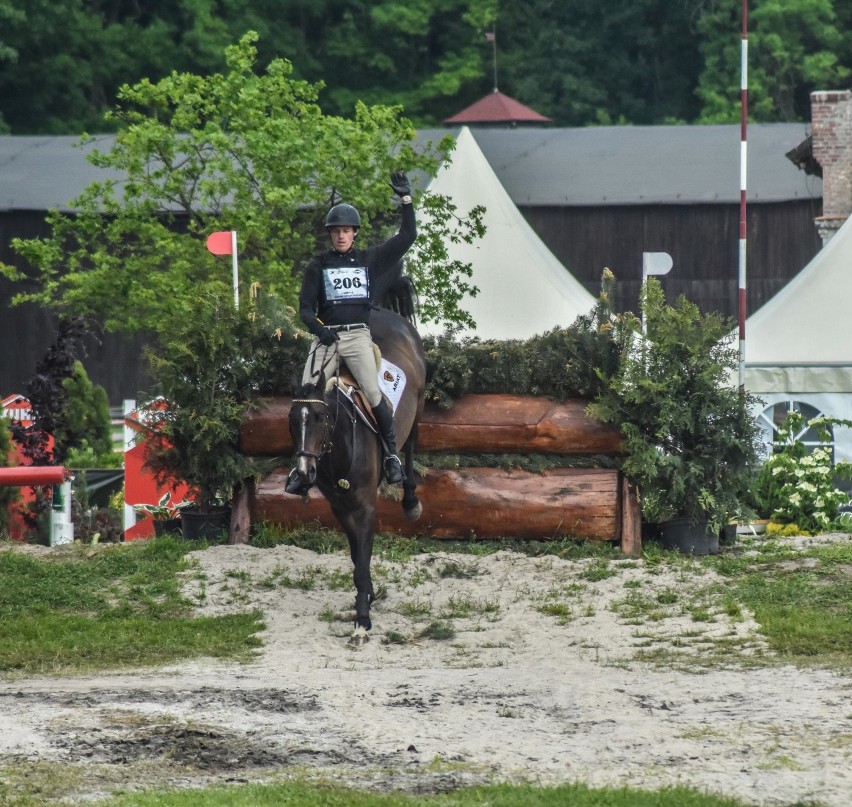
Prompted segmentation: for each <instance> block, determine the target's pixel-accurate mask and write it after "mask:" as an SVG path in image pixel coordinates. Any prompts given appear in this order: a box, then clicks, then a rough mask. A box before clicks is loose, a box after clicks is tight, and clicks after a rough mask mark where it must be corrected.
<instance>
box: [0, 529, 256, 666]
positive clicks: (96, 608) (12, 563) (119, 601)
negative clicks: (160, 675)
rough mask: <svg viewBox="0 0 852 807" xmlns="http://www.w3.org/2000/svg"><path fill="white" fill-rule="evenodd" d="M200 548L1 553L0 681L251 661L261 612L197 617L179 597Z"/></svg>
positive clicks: (132, 546)
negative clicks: (7, 675) (0, 674)
mask: <svg viewBox="0 0 852 807" xmlns="http://www.w3.org/2000/svg"><path fill="white" fill-rule="evenodd" d="M206 546H207V544H206V543H203V544H201V543H196V542H186V541H183V540H179V539H176V538H174V537H171V536H163V537H162V538H157V539H154V540H152V541H145V542H142V541H138V542H132V543H126V544H109V545H103V546H101V547H98V548H97V549H94V548H92V547H89V546H85V547H84V546H77V545H75V546H72V547H69V548H68V550H67V551H63V552H51V553H50V555H46V556H42V557H39V556H35V555H30V554H25V553H23V552H17V551H5V552H0V671H5V672H16V673H22V674H31V673H57V672H62V673H67V672H81V671H87V670H92V669H109V668H115V667H128V666H148V665H158V664H165V663H171V662H174V661H176V660H180V659H186V658H192V657H197V656H212V657H216V658H248V657H249V656H250V654H251V652H252V651H253V650H254V649H255V648H256V647H258V646H259V645H260V640H259V639H258V638H257V636H256V634H257V633H258V631H260V630H262V628H263V624H262V622H261V615H260V613H259V612H257V611H252V612H250V613H245V614H231V615H227V616H219V617H195V616H193V615H192V603H191V602H190V601H189V600H188V599H186V598H185V597H184V596H183V595H182V593H181V579H180V578H181V575H182V574H184V573H186V572H187V571H189V570H191V567H192V563H191V556H192V551H193V550H195V549H199V548H206ZM234 582H242V581H237V580H235V581H234Z"/></svg>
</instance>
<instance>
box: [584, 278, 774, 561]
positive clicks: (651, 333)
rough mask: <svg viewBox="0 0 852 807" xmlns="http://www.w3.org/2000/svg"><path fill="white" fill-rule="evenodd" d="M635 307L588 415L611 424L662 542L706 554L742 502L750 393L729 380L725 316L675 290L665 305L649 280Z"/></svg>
mask: <svg viewBox="0 0 852 807" xmlns="http://www.w3.org/2000/svg"><path fill="white" fill-rule="evenodd" d="M641 312H642V320H643V323H644V324H643V327H642V329H641V331H640V330H638V329H637V330H636V332H635V333H634V338H633V339H632V340H627V341H625V342H623V344H627V345H629V347H628V348H627V349H625V350H623V352H622V354H621V359H620V362H619V366H618V369H617V370H616V371H615V372H614V373H613V374H612V375H611V376H610V377H609V379H608V383H607V384H606V385H605V387H604V388H603V389H602V391H601V392H600V393H599V394H598V396H597V397H596V399H595V400H594V402H593V403H592V404H591V405H590V407H589V409H590V414H592V415H593V416H595V417H597V418H599V419H600V420H603V421H605V422H608V423H614V424H616V425H618V426H619V428H620V429H621V432H622V434H623V435H624V440H625V448H626V457H625V460H624V463H623V470H624V472H625V473H626V474H627V475H628V476H629V477H631V478H632V479H633V480H634V481H635V482H636V483H637V484H638V486H639V491H640V496H641V503H642V513H643V517H644V519H645V520H646V521H647V522H649V523H650V524H657V525H659V528H660V535H661V539H662V540H663V542H664V543H667V544H668V545H670V547H671V548H677V549H680V550H681V551H685V552H689V553H691V554H706V553H708V552H715V551H718V548H719V532H720V530H721V529H722V528H723V527H724V525H726V524H727V523H728V522H729V520H730V519H731V518H732V517H737V516H741V515H742V514H743V512H744V509H745V508H746V507H747V503H748V501H749V500H750V497H749V488H750V485H751V482H752V480H753V478H754V470H755V469H756V467H757V464H758V461H759V457H760V452H761V449H762V442H761V438H760V431H759V428H758V426H757V423H756V422H755V420H754V418H753V417H752V414H751V411H752V409H754V408H755V406H756V404H757V403H758V399H757V398H756V397H755V396H753V395H751V394H750V393H748V392H746V391H745V390H743V389H740V388H739V387H737V386H736V370H737V366H738V365H737V356H738V354H737V350H736V348H735V347H733V346H732V344H731V334H732V332H733V330H734V325H733V322H732V321H730V320H729V319H728V318H726V317H723V316H721V315H720V314H718V313H712V314H707V315H704V314H702V313H701V312H700V311H699V309H698V307H697V306H696V305H695V304H694V303H691V302H690V301H688V300H687V299H685V298H684V297H680V298H679V299H678V301H677V302H676V304H675V305H673V306H671V305H667V304H666V301H665V297H664V295H663V291H662V287H661V286H660V284H659V282H658V281H657V280H656V279H655V278H650V279H649V280H648V282H647V284H646V286H645V287H644V289H643V292H642V296H641ZM623 323H624V327H634V326H633V325H632V324H631V321H630V320H629V319H627V318H625V319H624V320H623Z"/></svg>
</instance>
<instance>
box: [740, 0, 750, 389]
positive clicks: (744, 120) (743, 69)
mask: <svg viewBox="0 0 852 807" xmlns="http://www.w3.org/2000/svg"><path fill="white" fill-rule="evenodd" d="M742 4H743V11H742V18H743V32H742V48H741V56H740V255H739V323H740V340H739V341H740V344H739V348H740V350H739V370H740V373H739V376H740V377H739V381H740V389H744V388H745V320H746V165H747V160H746V157H747V153H748V137H747V132H748V0H742Z"/></svg>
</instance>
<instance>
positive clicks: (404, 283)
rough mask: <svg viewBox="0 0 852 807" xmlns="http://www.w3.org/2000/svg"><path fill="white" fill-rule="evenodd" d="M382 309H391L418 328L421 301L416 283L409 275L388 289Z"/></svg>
mask: <svg viewBox="0 0 852 807" xmlns="http://www.w3.org/2000/svg"><path fill="white" fill-rule="evenodd" d="M382 307H384V308H389V309H390V310H391V311H393V312H394V313H396V314H399V315H400V316H401V317H404V318H405V319H407V320H408V321H409V322H410V323H411V324H412V325H414V326H415V327H416V326H417V314H418V312H419V310H420V300H419V298H418V296H417V289H416V288H415V286H414V281H413V280H412V279H411V278H410V277H408V275H402V276H401V277H400V278H399V280H397V281H396V283H394V284H393V286H391V287H390V289H388V291H387V293H386V294H385V297H384V299H383V300H382Z"/></svg>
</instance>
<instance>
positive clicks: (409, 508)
mask: <svg viewBox="0 0 852 807" xmlns="http://www.w3.org/2000/svg"><path fill="white" fill-rule="evenodd" d="M416 442H417V424H416V423H415V424H414V426H412V427H411V434H409V435H408V439H407V440H406V441H405V445H404V446H403V452H404V454H405V481H404V482H403V483H402V512H403V515H404V516H405V519H406V521H417V520H418V519H419V518H420V516H421V515H423V505H422V504H420V499H418V498H417V494H416V493H415V492H414V491H415V489H416V488H417V483H416V482H415V479H414V445H415V443H416Z"/></svg>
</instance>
